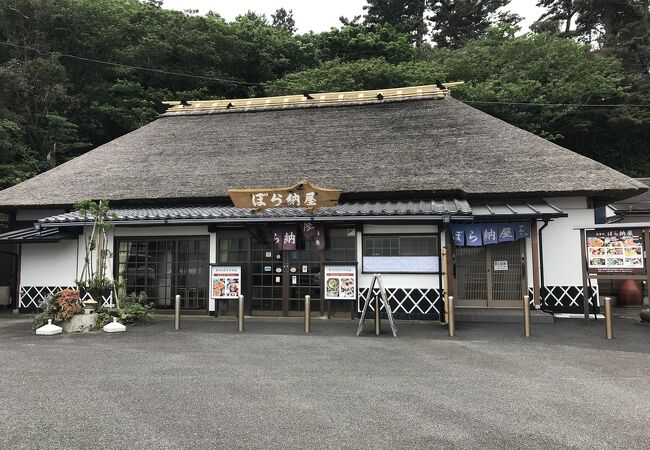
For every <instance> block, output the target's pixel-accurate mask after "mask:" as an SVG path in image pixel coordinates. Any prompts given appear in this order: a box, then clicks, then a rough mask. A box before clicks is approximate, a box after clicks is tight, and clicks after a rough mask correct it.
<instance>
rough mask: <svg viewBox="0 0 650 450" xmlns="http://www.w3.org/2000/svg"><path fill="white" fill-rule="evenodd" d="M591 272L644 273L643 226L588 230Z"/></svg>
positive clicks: (588, 255)
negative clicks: (637, 227) (640, 227)
mask: <svg viewBox="0 0 650 450" xmlns="http://www.w3.org/2000/svg"><path fill="white" fill-rule="evenodd" d="M586 239H587V242H586V245H587V263H588V270H589V272H590V273H602V274H619V273H622V274H644V273H645V264H644V251H643V230H640V229H634V228H616V229H613V228H612V229H600V230H587V231H586Z"/></svg>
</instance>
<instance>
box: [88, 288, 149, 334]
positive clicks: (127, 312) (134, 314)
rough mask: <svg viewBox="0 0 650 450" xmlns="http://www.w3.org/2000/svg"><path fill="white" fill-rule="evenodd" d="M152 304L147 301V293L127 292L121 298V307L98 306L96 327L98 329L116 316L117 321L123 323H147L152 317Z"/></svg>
mask: <svg viewBox="0 0 650 450" xmlns="http://www.w3.org/2000/svg"><path fill="white" fill-rule="evenodd" d="M152 311H153V305H152V304H150V303H147V294H146V293H145V292H140V294H138V295H136V294H135V293H132V294H129V295H128V297H126V298H125V299H124V300H122V307H121V308H111V309H109V308H100V309H99V310H98V311H97V314H98V315H99V316H98V317H97V328H98V329H100V328H102V327H103V326H104V325H106V324H108V323H110V322H112V321H113V317H116V318H117V320H118V321H119V322H121V323H122V324H124V325H142V324H145V323H148V322H150V321H151V319H152Z"/></svg>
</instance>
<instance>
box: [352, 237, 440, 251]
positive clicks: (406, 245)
mask: <svg viewBox="0 0 650 450" xmlns="http://www.w3.org/2000/svg"><path fill="white" fill-rule="evenodd" d="M364 240H365V242H364V243H365V246H364V251H363V256H437V255H438V239H437V237H436V236H433V235H428V236H365V238H364Z"/></svg>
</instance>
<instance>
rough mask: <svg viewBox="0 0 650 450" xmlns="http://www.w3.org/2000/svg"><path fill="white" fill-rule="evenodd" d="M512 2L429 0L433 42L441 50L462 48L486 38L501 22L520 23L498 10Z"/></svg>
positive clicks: (498, 0)
mask: <svg viewBox="0 0 650 450" xmlns="http://www.w3.org/2000/svg"><path fill="white" fill-rule="evenodd" d="M508 3H510V0H429V8H430V14H431V15H430V16H429V17H428V19H429V20H431V21H432V22H433V41H434V42H435V43H436V45H438V46H439V47H448V48H461V47H463V46H464V45H465V44H467V43H468V42H469V41H471V40H474V39H478V38H480V37H482V36H484V35H485V33H486V32H487V30H488V29H489V28H490V27H491V26H492V25H493V24H495V23H496V22H498V21H506V22H509V23H513V22H514V23H516V22H517V21H518V20H520V18H519V17H518V16H515V15H512V14H508V13H502V14H499V13H498V12H497V10H498V9H499V8H501V7H503V6H506V5H507V4H508Z"/></svg>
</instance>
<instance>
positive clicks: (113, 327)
mask: <svg viewBox="0 0 650 450" xmlns="http://www.w3.org/2000/svg"><path fill="white" fill-rule="evenodd" d="M104 331H105V332H107V333H120V332H122V331H126V327H125V326H124V325H122V324H121V323H119V322H118V321H117V317H113V323H109V324H107V325H104Z"/></svg>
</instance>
